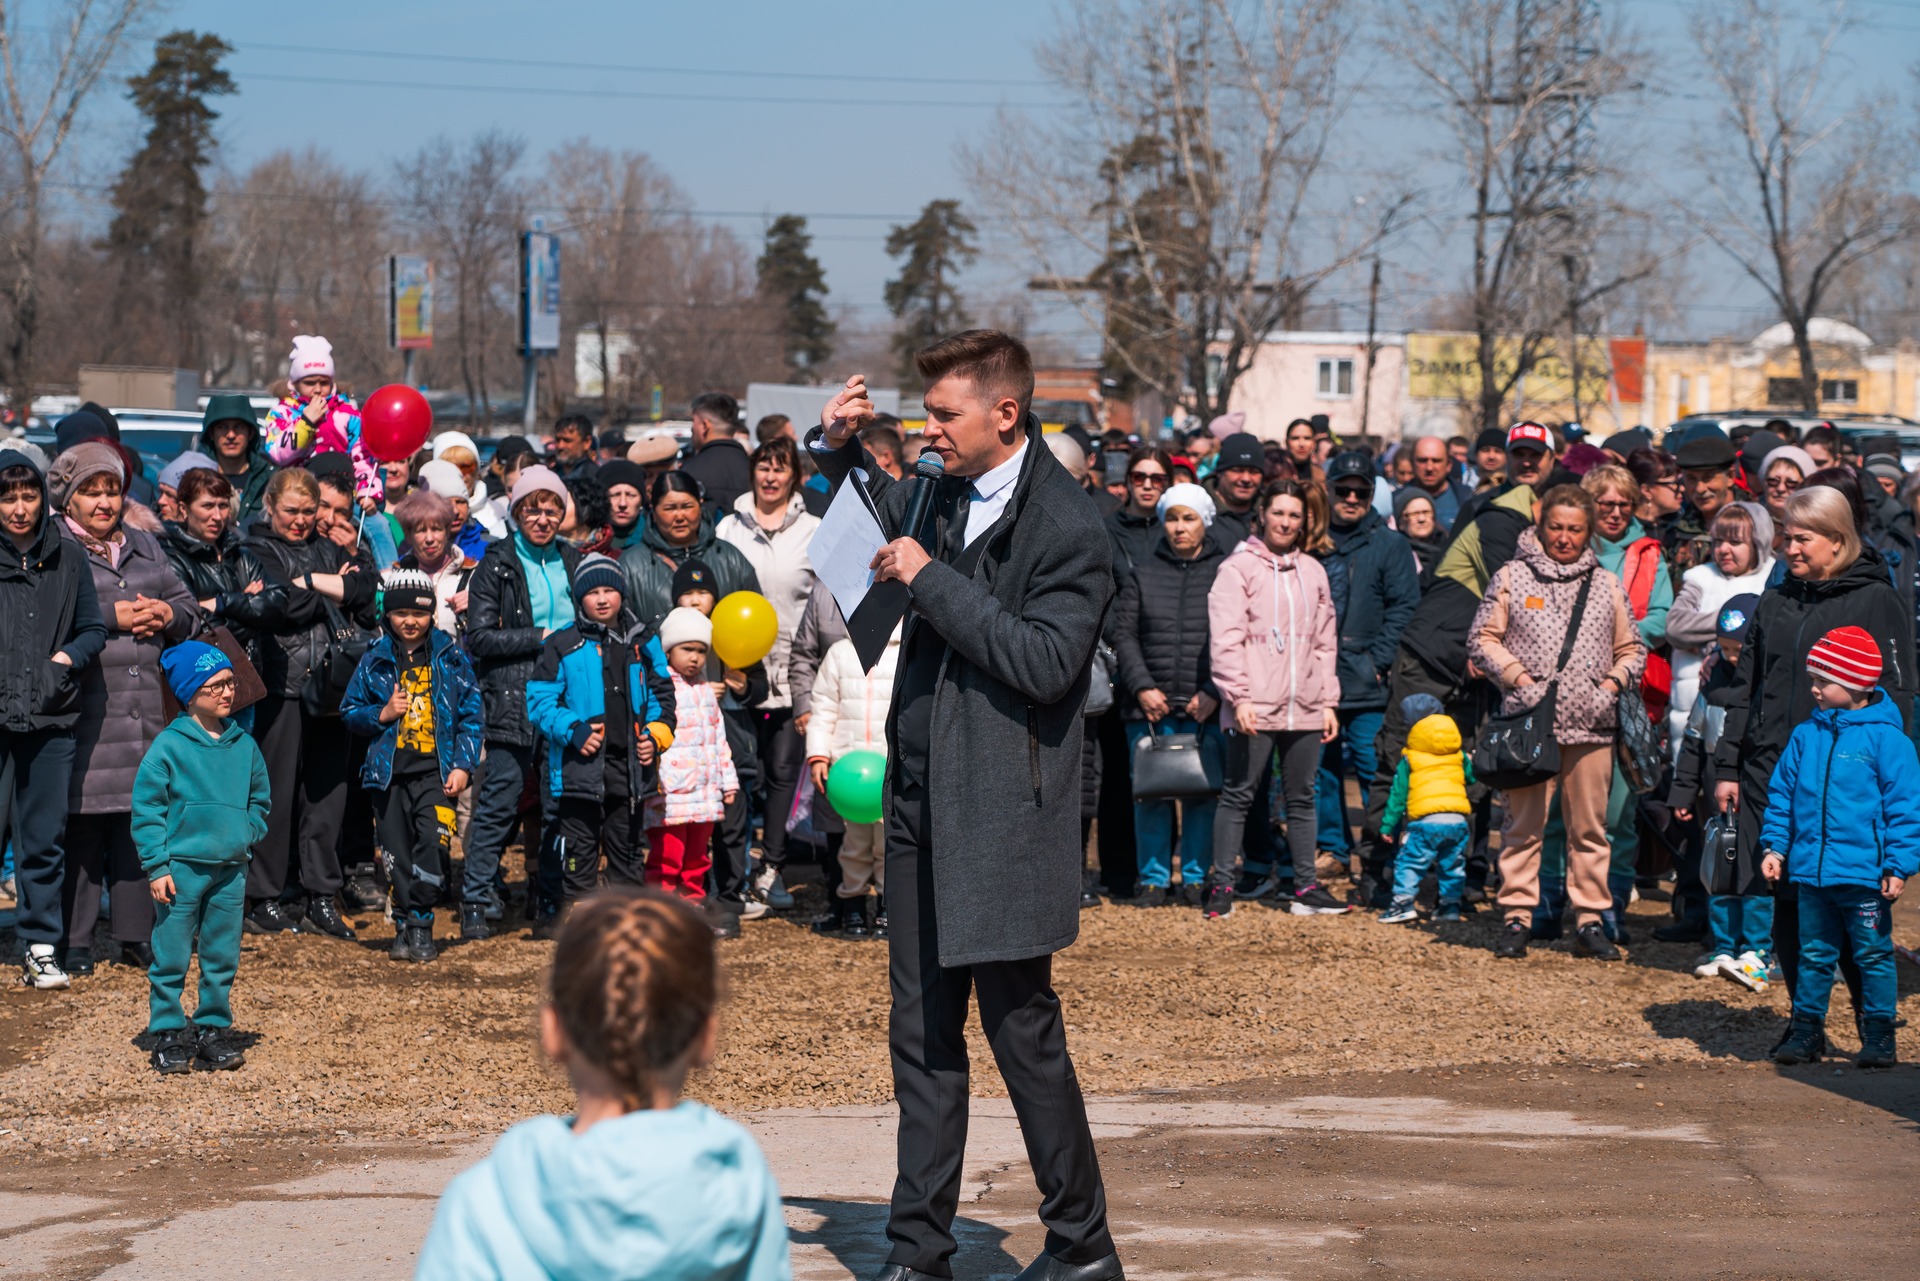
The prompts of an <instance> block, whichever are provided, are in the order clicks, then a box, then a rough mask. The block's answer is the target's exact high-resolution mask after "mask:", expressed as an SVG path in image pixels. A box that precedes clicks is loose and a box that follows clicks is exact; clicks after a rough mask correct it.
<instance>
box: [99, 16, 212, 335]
mask: <svg viewBox="0 0 1920 1281" xmlns="http://www.w3.org/2000/svg"><path fill="white" fill-rule="evenodd" d="M232 52H233V46H232V45H229V44H228V43H227V42H226V41H224V40H222V39H220V38H219V37H218V36H212V35H201V34H199V33H198V32H193V31H174V32H169V33H168V34H167V35H164V36H161V37H160V39H159V40H158V41H156V42H155V43H154V47H153V66H152V67H150V68H148V70H147V71H146V73H145V74H144V75H138V76H133V77H130V78H129V79H128V81H127V86H128V90H129V92H128V95H127V96H128V97H130V98H131V99H132V100H133V104H134V106H135V108H137V109H138V110H139V112H140V114H141V115H142V116H144V117H145V118H146V119H147V121H148V125H147V134H146V138H145V140H144V141H143V142H142V143H141V146H140V149H139V150H138V151H136V152H134V154H133V157H132V159H130V160H129V161H128V162H127V167H126V168H125V169H124V170H123V171H122V172H121V174H120V178H119V180H118V181H117V182H115V183H114V187H113V207H114V216H113V223H112V225H111V226H110V227H109V228H108V229H107V238H106V245H105V247H106V249H107V251H108V254H109V255H110V257H112V258H114V259H117V260H118V263H119V267H120V271H119V291H118V292H119V300H118V302H119V305H118V307H117V308H116V320H117V322H118V323H120V324H121V325H122V326H123V327H125V326H130V325H136V324H138V321H139V319H140V318H141V317H142V316H145V317H151V318H153V319H155V320H156V321H157V322H158V323H159V324H160V325H164V326H168V327H171V328H172V330H173V336H174V344H173V346H174V353H173V359H174V363H175V364H176V365H178V366H180V367H183V368H189V369H191V368H197V367H198V366H199V359H198V356H199V350H198V349H199V342H198V331H199V322H200V315H199V307H198V303H199V295H200V286H201V273H200V271H199V268H198V266H197V264H196V262H195V250H196V248H197V246H198V243H199V240H200V236H201V232H202V229H203V228H204V227H205V225H206V221H207V189H206V186H205V184H204V183H202V182H201V180H200V174H201V171H202V170H204V169H205V168H206V167H207V164H208V163H209V162H210V161H211V160H212V158H213V149H214V137H213V122H214V121H215V120H218V119H219V118H220V117H219V113H218V112H216V111H215V110H214V109H213V107H212V106H211V105H210V103H209V100H210V99H211V98H213V97H215V96H217V95H221V94H229V93H233V92H234V91H235V86H234V83H233V78H232V77H231V76H229V75H228V74H227V73H226V71H224V70H223V69H222V68H221V66H220V60H221V59H222V58H223V57H225V56H226V55H227V54H229V53H232ZM162 318H164V319H162Z"/></svg>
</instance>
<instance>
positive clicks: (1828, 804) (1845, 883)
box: [1760, 627, 1920, 1068]
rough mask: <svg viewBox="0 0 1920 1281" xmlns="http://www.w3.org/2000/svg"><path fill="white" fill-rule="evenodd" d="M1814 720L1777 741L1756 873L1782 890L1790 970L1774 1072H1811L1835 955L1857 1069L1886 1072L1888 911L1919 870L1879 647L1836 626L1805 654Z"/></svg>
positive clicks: (1918, 812) (1890, 982) (1917, 773)
mask: <svg viewBox="0 0 1920 1281" xmlns="http://www.w3.org/2000/svg"><path fill="white" fill-rule="evenodd" d="M1807 671H1808V672H1809V674H1811V676H1812V677H1813V701H1814V703H1815V704H1816V705H1817V710H1815V712H1814V713H1813V715H1812V716H1809V717H1808V718H1807V719H1806V720H1804V721H1802V722H1801V723H1800V724H1799V726H1798V727H1797V728H1795V730H1794V731H1793V737H1792V738H1790V739H1788V740H1787V747H1786V750H1785V751H1784V752H1782V753H1781V754H1780V763H1779V764H1777V765H1776V766H1774V769H1773V780H1772V782H1771V783H1770V784H1769V785H1768V787H1767V795H1768V796H1770V797H1771V798H1772V804H1771V805H1770V806H1769V808H1768V810H1767V817H1766V822H1765V824H1764V825H1763V826H1762V827H1761V829H1760V849H1761V862H1760V870H1761V873H1762V875H1764V876H1765V877H1766V878H1767V880H1769V881H1773V882H1778V881H1779V880H1780V879H1781V877H1783V876H1784V877H1785V878H1786V879H1787V880H1789V881H1791V882H1792V883H1793V888H1794V889H1795V890H1796V891H1797V892H1798V895H1799V901H1800V966H1799V973H1798V974H1797V975H1796V976H1795V979H1794V986H1793V1022H1792V1025H1791V1026H1790V1027H1789V1028H1788V1029H1787V1037H1786V1039H1785V1040H1784V1041H1782V1042H1781V1043H1780V1045H1779V1047H1778V1048H1776V1049H1775V1050H1774V1052H1773V1057H1774V1061H1775V1062H1777V1063H1810V1062H1818V1061H1819V1059H1820V1056H1821V1054H1822V1052H1823V1051H1824V1050H1825V1049H1826V1018H1827V1002H1828V999H1829V998H1830V997H1831V996H1832V994H1833V976H1834V970H1835V968H1836V967H1837V966H1838V964H1839V961H1840V949H1841V948H1843V947H1846V946H1848V945H1851V946H1852V948H1853V955H1854V959H1855V961H1857V962H1858V963H1859V966H1860V987H1861V993H1860V1015H1861V1019H1860V1057H1859V1058H1858V1059H1857V1060H1856V1062H1857V1063H1858V1065H1859V1066H1860V1067H1863V1068H1864V1067H1891V1066H1893V1064H1894V1062H1895V1053H1894V1039H1893V1020H1894V1001H1895V996H1896V991H1895V987H1896V979H1895V976H1894V970H1893V922H1892V917H1891V914H1890V912H1889V910H1888V909H1889V905H1890V904H1891V903H1892V902H1893V901H1894V900H1895V899H1897V898H1899V897H1900V892H1901V891H1902V890H1903V889H1905V888H1906V882H1907V878H1908V877H1910V876H1912V875H1913V874H1914V871H1915V870H1916V869H1917V868H1920V754H1916V753H1915V751H1914V746H1913V740H1911V739H1909V738H1908V737H1907V733H1906V728H1905V726H1904V725H1903V724H1902V723H1901V719H1900V712H1899V710H1898V709H1897V708H1896V707H1894V705H1893V702H1892V700H1890V699H1889V698H1888V697H1887V695H1886V692H1885V691H1884V690H1881V689H1879V688H1877V687H1878V685H1879V683H1880V646H1879V644H1878V642H1876V641H1875V640H1874V639H1873V637H1872V636H1870V635H1868V634H1867V632H1866V631H1865V630H1864V629H1862V628H1859V627H1836V628H1835V629H1834V630H1832V631H1830V632H1828V633H1827V634H1826V635H1825V636H1822V637H1821V638H1820V640H1819V641H1818V642H1817V643H1816V644H1815V645H1814V646H1813V649H1812V650H1811V651H1810V652H1809V653H1808V655H1807Z"/></svg>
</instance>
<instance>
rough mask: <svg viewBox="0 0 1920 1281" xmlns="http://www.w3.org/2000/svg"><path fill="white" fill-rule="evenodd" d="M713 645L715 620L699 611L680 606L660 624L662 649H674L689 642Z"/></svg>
mask: <svg viewBox="0 0 1920 1281" xmlns="http://www.w3.org/2000/svg"><path fill="white" fill-rule="evenodd" d="M690 641H692V642H697V643H698V644H701V645H712V644H713V620H712V619H710V618H708V617H707V616H706V615H705V614H703V613H701V612H700V611H699V610H697V609H688V608H687V607H686V606H685V605H682V606H680V607H679V608H678V609H676V610H674V611H673V612H672V613H671V614H668V615H667V616H666V618H665V619H664V620H663V621H662V622H661V624H660V648H661V649H672V648H673V647H674V646H675V645H685V644H687V643H688V642H690Z"/></svg>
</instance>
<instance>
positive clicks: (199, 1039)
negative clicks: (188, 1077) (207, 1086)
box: [194, 1027, 247, 1072]
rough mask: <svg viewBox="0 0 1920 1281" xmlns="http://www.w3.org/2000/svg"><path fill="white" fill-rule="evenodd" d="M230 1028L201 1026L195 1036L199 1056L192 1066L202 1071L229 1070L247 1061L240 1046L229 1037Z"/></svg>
mask: <svg viewBox="0 0 1920 1281" xmlns="http://www.w3.org/2000/svg"><path fill="white" fill-rule="evenodd" d="M231 1036H232V1029H231V1028H224V1027H203V1028H200V1029H199V1030H198V1034H197V1035H196V1037H195V1041H196V1046H195V1048H196V1049H197V1050H198V1051H199V1057H198V1059H197V1060H196V1061H195V1064H194V1066H196V1067H198V1068H199V1069H200V1070H201V1071H202V1072H231V1071H233V1070H234V1069H235V1068H237V1067H239V1066H240V1065H241V1064H243V1063H245V1062H246V1061H247V1056H246V1055H245V1054H242V1053H241V1052H240V1047H239V1046H237V1045H235V1044H234V1043H233V1041H232V1040H231V1039H230V1037H231Z"/></svg>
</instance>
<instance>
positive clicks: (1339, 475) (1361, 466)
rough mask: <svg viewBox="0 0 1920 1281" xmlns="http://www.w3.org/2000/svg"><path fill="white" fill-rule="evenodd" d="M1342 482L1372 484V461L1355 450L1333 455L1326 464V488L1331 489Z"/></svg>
mask: <svg viewBox="0 0 1920 1281" xmlns="http://www.w3.org/2000/svg"><path fill="white" fill-rule="evenodd" d="M1343 480H1364V481H1366V482H1367V483H1368V484H1369V485H1371V484H1372V483H1373V459H1371V458H1369V457H1367V456H1366V455H1365V454H1363V453H1361V452H1360V451H1359V450H1357V449H1349V450H1347V451H1346V452H1345V453H1343V454H1335V455H1334V456H1333V459H1332V461H1330V462H1328V464H1327V488H1328V489H1332V488H1333V487H1334V486H1335V485H1337V484H1339V483H1340V482H1341V481H1343Z"/></svg>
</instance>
